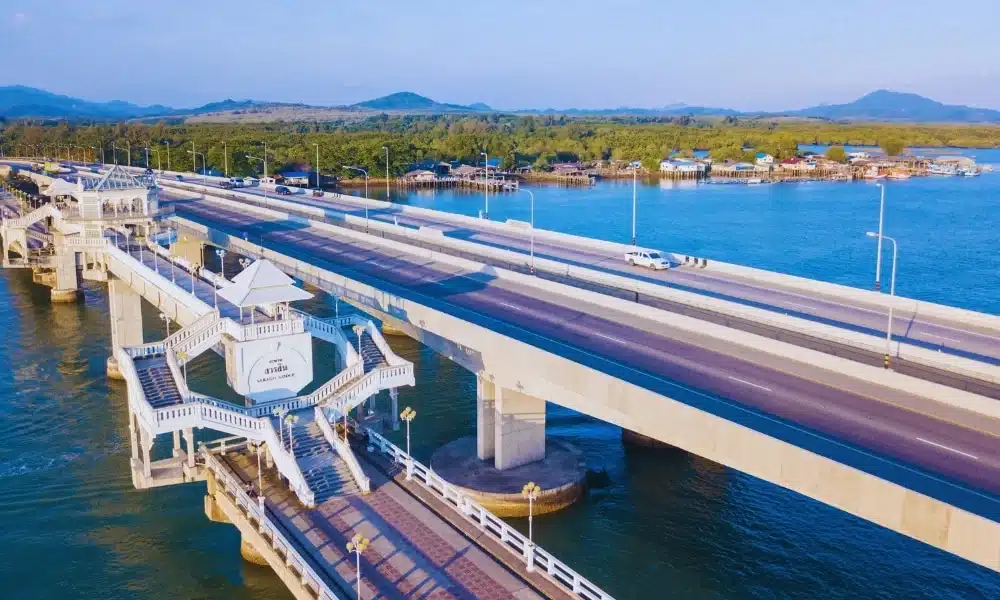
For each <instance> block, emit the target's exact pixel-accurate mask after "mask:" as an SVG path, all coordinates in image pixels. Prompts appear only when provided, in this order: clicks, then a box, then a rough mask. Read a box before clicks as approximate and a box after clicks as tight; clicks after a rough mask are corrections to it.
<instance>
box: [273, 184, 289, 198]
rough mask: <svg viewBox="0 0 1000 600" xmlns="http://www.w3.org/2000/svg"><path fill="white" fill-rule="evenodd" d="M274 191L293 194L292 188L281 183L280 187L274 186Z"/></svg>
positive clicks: (286, 194)
mask: <svg viewBox="0 0 1000 600" xmlns="http://www.w3.org/2000/svg"><path fill="white" fill-rule="evenodd" d="M274 191H276V192H278V193H279V194H281V195H282V196H291V195H292V190H290V189H288V188H286V187H285V186H283V185H279V186H278V187H276V188H274Z"/></svg>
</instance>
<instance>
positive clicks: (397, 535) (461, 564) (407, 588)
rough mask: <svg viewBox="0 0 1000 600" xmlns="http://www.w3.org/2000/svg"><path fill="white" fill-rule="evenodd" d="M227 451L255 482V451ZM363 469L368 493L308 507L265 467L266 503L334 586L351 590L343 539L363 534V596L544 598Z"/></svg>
mask: <svg viewBox="0 0 1000 600" xmlns="http://www.w3.org/2000/svg"><path fill="white" fill-rule="evenodd" d="M228 458H229V459H230V464H232V465H233V466H234V467H235V468H236V469H237V470H238V472H239V474H240V475H241V476H242V477H243V478H244V479H245V480H247V481H253V482H254V484H255V485H256V482H257V463H256V458H255V457H252V456H250V455H247V454H242V453H233V454H229V455H228ZM365 472H366V474H368V475H369V476H370V477H371V478H372V493H371V494H368V495H358V494H354V495H348V496H335V497H333V498H330V499H328V500H326V501H325V502H323V503H321V504H320V505H318V506H317V507H316V508H314V509H312V510H309V509H306V508H304V507H302V506H301V505H300V504H299V502H298V501H297V500H296V499H295V497H294V495H293V494H292V493H290V492H289V491H288V489H287V488H285V487H284V486H282V485H275V481H274V479H273V472H271V471H269V470H267V469H265V479H264V491H265V494H266V497H267V503H268V505H269V506H270V507H271V508H272V510H273V512H274V513H276V514H278V515H279V517H280V518H281V519H282V521H283V522H284V524H285V525H286V526H287V527H286V528H287V529H288V530H290V531H292V532H293V535H295V536H296V537H297V538H298V540H299V541H300V542H301V543H302V544H303V545H304V546H306V547H307V548H309V549H310V551H311V552H312V553H313V557H314V558H315V559H316V560H317V562H319V564H321V565H322V566H323V567H325V570H326V572H327V573H328V574H329V575H330V576H331V578H333V581H335V582H336V583H337V584H338V585H339V587H341V588H342V589H345V590H348V591H350V592H351V593H352V594H353V590H354V589H355V587H354V586H355V559H354V555H348V554H347V550H346V548H345V545H346V544H347V542H348V541H349V540H350V539H351V537H353V536H354V534H356V533H360V534H361V535H363V536H365V537H367V538H368V539H370V540H371V546H369V548H368V550H367V551H366V552H365V553H364V554H362V556H361V578H362V590H361V591H362V598H365V599H374V598H379V599H382V598H386V599H389V598H392V599H397V598H399V599H402V598H420V599H426V600H446V599H452V598H453V599H456V600H457V599H466V598H488V599H501V598H510V599H517V600H529V599H530V600H536V599H537V600H541V599H542V598H543V596H542V595H540V594H539V593H538V592H536V591H535V590H534V589H532V588H530V587H528V586H527V584H526V583H525V582H524V580H522V579H521V578H520V577H519V576H518V575H516V574H514V573H513V572H512V571H510V570H509V569H508V568H507V567H505V566H504V565H503V564H502V563H500V562H499V561H498V560H496V559H494V558H493V557H491V556H490V555H489V554H487V553H486V552H484V551H483V550H482V549H480V548H479V547H478V546H477V545H476V544H474V543H473V542H471V541H470V540H469V539H468V538H467V537H465V536H464V535H463V534H462V533H461V532H459V531H458V530H457V529H455V528H454V527H452V526H451V525H450V524H448V523H447V522H446V521H444V520H443V519H442V518H441V517H439V516H438V515H437V514H435V513H434V512H433V511H431V510H429V509H428V508H427V507H425V506H424V505H423V504H420V503H419V502H418V501H416V500H415V499H414V498H413V497H412V496H410V495H409V494H408V493H407V491H406V490H404V489H403V488H402V487H400V486H399V485H398V484H397V483H395V482H394V481H392V480H390V479H388V478H386V477H385V476H384V475H383V474H382V473H381V472H379V471H377V470H376V469H374V468H366V469H365Z"/></svg>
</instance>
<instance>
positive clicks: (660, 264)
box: [625, 250, 670, 271]
mask: <svg viewBox="0 0 1000 600" xmlns="http://www.w3.org/2000/svg"><path fill="white" fill-rule="evenodd" d="M625 262H627V263H628V264H629V265H631V266H633V267H635V266H639V267H646V268H648V269H653V270H654V271H660V270H663V269H669V268H670V263H669V262H667V261H666V260H665V259H664V258H663V256H662V255H661V254H660V253H659V252H655V251H651V250H633V251H632V252H626V253H625Z"/></svg>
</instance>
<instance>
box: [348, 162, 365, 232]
mask: <svg viewBox="0 0 1000 600" xmlns="http://www.w3.org/2000/svg"><path fill="white" fill-rule="evenodd" d="M344 168H345V169H350V170H353V171H359V172H361V173H364V175H365V200H367V199H368V171H366V170H364V169H362V168H361V167H352V166H350V165H344ZM365 233H368V203H367V202H366V203H365Z"/></svg>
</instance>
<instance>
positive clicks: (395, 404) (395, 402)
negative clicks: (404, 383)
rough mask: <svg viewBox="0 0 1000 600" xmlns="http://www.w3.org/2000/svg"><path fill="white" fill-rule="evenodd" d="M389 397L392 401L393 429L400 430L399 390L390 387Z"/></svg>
mask: <svg viewBox="0 0 1000 600" xmlns="http://www.w3.org/2000/svg"><path fill="white" fill-rule="evenodd" d="M389 399H390V400H391V401H392V430H393V431H399V390H398V389H396V388H389Z"/></svg>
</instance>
